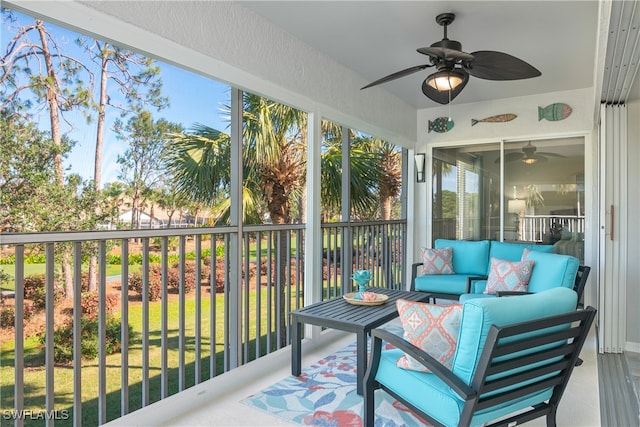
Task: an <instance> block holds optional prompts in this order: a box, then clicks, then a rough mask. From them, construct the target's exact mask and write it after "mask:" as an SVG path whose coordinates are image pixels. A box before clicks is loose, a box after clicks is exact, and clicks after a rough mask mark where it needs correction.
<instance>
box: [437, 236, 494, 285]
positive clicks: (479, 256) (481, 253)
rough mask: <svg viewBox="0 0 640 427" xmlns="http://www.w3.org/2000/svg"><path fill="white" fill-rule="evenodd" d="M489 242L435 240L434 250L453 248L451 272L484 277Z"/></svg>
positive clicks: (486, 269) (487, 262) (486, 267)
mask: <svg viewBox="0 0 640 427" xmlns="http://www.w3.org/2000/svg"><path fill="white" fill-rule="evenodd" d="M489 244H490V242H489V240H479V241H471V240H449V239H437V240H436V241H435V244H434V246H435V248H436V249H439V248H446V247H451V248H453V271H455V272H456V274H469V275H473V276H484V275H486V274H487V271H488V266H489Z"/></svg>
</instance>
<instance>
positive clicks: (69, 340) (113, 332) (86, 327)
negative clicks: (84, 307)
mask: <svg viewBox="0 0 640 427" xmlns="http://www.w3.org/2000/svg"><path fill="white" fill-rule="evenodd" d="M128 328H129V331H128V335H129V339H131V338H132V337H133V328H131V326H128ZM121 329H122V323H121V321H120V318H118V317H113V316H108V317H107V321H106V329H105V344H106V348H105V350H106V353H107V355H109V354H114V353H117V352H119V351H120V350H121V349H122V341H121V334H120V331H121ZM46 339H47V336H46V332H43V333H41V334H40V335H39V341H40V344H43V345H44V343H45V342H46ZM80 351H81V353H82V357H84V358H85V359H89V360H91V359H95V358H96V357H98V320H97V319H89V318H87V319H84V318H83V319H82V340H81V344H80ZM53 359H54V361H55V362H56V363H67V362H70V361H72V360H73V322H72V321H69V322H67V323H65V324H64V325H62V326H61V327H59V328H57V329H56V330H55V331H54V332H53Z"/></svg>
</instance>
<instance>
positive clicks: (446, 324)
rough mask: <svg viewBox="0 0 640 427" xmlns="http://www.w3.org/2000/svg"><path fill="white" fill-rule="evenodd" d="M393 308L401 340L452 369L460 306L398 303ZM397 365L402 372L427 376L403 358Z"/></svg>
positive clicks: (406, 356) (421, 369) (407, 358)
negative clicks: (396, 309) (402, 335)
mask: <svg viewBox="0 0 640 427" xmlns="http://www.w3.org/2000/svg"><path fill="white" fill-rule="evenodd" d="M396 306H397V307H398V314H399V315H400V322H401V323H402V329H403V330H404V339H405V340H407V341H409V342H410V343H411V344H413V345H415V346H416V347H418V348H420V349H422V350H423V351H424V352H426V353H427V354H429V355H430V356H431V357H433V358H434V359H436V360H437V361H438V362H440V363H442V364H443V365H444V366H446V367H447V368H451V364H452V363H453V355H454V354H455V350H456V344H457V343H458V332H459V331H460V316H461V314H462V305H460V304H451V305H437V304H427V303H422V302H415V301H408V300H404V299H399V300H397V301H396ZM396 365H397V366H398V367H399V368H403V369H411V370H414V371H422V372H429V370H428V369H427V368H425V367H424V366H423V365H422V364H420V363H419V362H418V361H416V360H415V359H414V358H413V357H411V356H408V355H406V354H405V355H403V356H401V357H400V358H398V360H397V361H396Z"/></svg>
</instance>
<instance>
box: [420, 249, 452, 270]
mask: <svg viewBox="0 0 640 427" xmlns="http://www.w3.org/2000/svg"><path fill="white" fill-rule="evenodd" d="M422 274H454V271H453V248H440V249H430V248H422Z"/></svg>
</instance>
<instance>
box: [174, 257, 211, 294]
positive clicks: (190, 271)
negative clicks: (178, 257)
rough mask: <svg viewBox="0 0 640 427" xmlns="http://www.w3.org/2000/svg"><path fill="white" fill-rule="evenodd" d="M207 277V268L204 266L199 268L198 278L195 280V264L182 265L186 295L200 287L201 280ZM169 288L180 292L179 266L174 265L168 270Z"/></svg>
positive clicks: (189, 262)
mask: <svg viewBox="0 0 640 427" xmlns="http://www.w3.org/2000/svg"><path fill="white" fill-rule="evenodd" d="M208 276H209V267H208V266H206V265H201V266H200V277H199V278H197V279H196V262H195V261H185V263H184V290H185V292H186V293H189V292H191V291H193V290H194V289H195V287H196V285H200V283H201V282H202V279H205V278H207V277H208ZM169 279H170V280H169V287H170V288H172V289H174V290H176V291H179V290H180V264H179V263H178V262H176V263H174V264H173V265H172V266H171V268H170V269H169Z"/></svg>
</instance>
